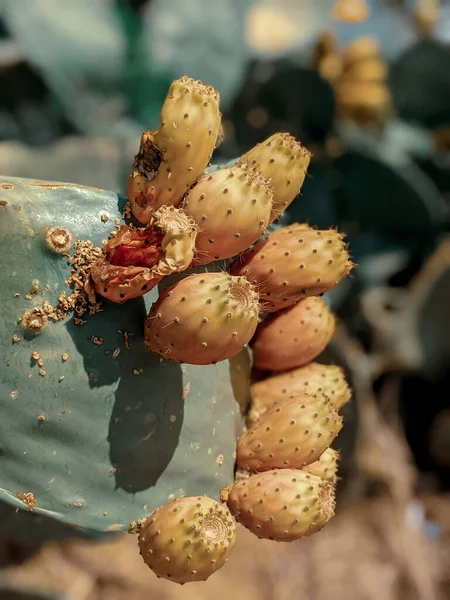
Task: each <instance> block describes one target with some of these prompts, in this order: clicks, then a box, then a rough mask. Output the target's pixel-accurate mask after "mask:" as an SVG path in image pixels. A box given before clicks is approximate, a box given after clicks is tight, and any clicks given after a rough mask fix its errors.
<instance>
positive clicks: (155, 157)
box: [134, 132, 162, 181]
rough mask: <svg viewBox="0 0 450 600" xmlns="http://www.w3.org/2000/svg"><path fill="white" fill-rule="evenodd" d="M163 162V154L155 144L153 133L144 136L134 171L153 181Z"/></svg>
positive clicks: (135, 160) (136, 157)
mask: <svg viewBox="0 0 450 600" xmlns="http://www.w3.org/2000/svg"><path fill="white" fill-rule="evenodd" d="M161 162H162V153H161V151H160V150H159V148H158V147H157V146H156V145H155V144H154V143H153V135H152V134H151V132H146V133H144V134H143V136H142V139H141V145H140V148H139V152H138V153H137V154H136V156H135V158H134V170H135V171H138V172H139V174H140V175H145V177H146V178H147V179H148V180H149V181H151V180H152V179H154V177H155V176H156V173H157V172H158V169H159V167H160V165H161Z"/></svg>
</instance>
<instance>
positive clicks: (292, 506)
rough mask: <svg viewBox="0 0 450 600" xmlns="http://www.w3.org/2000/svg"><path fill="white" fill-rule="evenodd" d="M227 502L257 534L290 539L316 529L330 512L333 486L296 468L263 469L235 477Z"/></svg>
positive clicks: (264, 536) (234, 513)
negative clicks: (246, 476)
mask: <svg viewBox="0 0 450 600" xmlns="http://www.w3.org/2000/svg"><path fill="white" fill-rule="evenodd" d="M227 504H228V507H229V509H230V511H231V514H233V515H234V516H235V517H236V520H237V521H238V522H239V523H241V524H242V525H244V526H245V527H247V529H249V530H250V531H251V532H252V533H254V534H255V535H257V536H258V537H260V538H266V539H269V540H274V541H276V542H292V541H294V540H298V539H299V538H301V537H303V536H309V535H312V534H313V533H316V532H317V531H319V530H320V529H322V527H323V526H324V525H325V524H326V523H327V522H328V521H329V520H330V519H331V517H333V516H334V507H335V499H334V486H333V485H332V484H331V483H330V482H328V481H324V480H323V479H321V478H320V477H316V476H315V475H311V474H310V473H305V472H304V471H298V470H296V469H281V470H274V471H266V472H265V473H258V474H257V475H252V476H251V477H249V478H248V479H243V480H241V481H237V482H236V483H235V484H234V486H233V487H232V489H231V492H230V494H229V496H228V502H227Z"/></svg>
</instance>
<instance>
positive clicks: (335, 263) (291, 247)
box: [230, 223, 353, 312]
mask: <svg viewBox="0 0 450 600" xmlns="http://www.w3.org/2000/svg"><path fill="white" fill-rule="evenodd" d="M343 237H344V236H343V235H342V234H340V233H338V232H337V231H334V230H332V229H330V230H327V231H318V230H314V229H310V228H306V227H305V225H304V224H299V223H295V224H294V225H289V226H288V227H282V228H280V229H277V230H275V231H273V232H272V233H271V234H270V235H269V236H267V238H265V239H263V240H261V241H260V242H259V243H257V244H256V245H255V246H254V247H253V248H251V249H250V250H249V251H248V252H246V253H245V254H244V255H243V256H242V257H239V258H237V259H236V260H235V261H234V262H233V264H232V265H231V268H230V272H231V273H232V274H233V275H244V276H245V277H247V279H248V280H249V281H251V282H252V283H254V284H256V285H258V286H259V287H260V290H261V294H260V295H261V300H262V302H263V307H264V310H265V311H266V312H273V311H276V310H280V309H281V308H287V307H288V306H291V305H292V304H295V303H296V302H297V301H298V300H300V299H301V298H305V297H307V296H318V295H320V294H322V293H323V292H326V291H328V290H330V289H331V288H332V287H334V286H335V285H336V284H338V283H339V282H340V281H341V279H343V278H344V277H345V276H346V275H348V273H349V272H350V271H351V269H352V268H353V263H352V261H351V260H350V258H349V255H348V253H347V251H346V248H345V244H344V241H343Z"/></svg>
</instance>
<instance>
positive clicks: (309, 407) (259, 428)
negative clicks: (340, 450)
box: [237, 393, 342, 471]
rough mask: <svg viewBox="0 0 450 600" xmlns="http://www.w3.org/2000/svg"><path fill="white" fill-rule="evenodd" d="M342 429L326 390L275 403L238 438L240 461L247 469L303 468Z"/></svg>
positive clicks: (321, 452) (312, 460)
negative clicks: (310, 395)
mask: <svg viewBox="0 0 450 600" xmlns="http://www.w3.org/2000/svg"><path fill="white" fill-rule="evenodd" d="M341 429H342V417H340V416H339V415H338V413H337V411H336V410H335V408H334V407H333V405H332V404H331V402H330V401H329V400H328V399H327V398H326V397H325V396H323V395H322V394H320V393H317V394H315V395H314V397H312V398H309V399H308V400H304V398H303V396H299V397H294V398H291V399H290V400H288V401H287V402H282V403H275V404H274V405H273V406H271V407H270V408H268V409H267V410H266V412H265V413H264V414H263V415H262V417H261V418H260V420H259V421H258V422H257V423H256V424H255V425H254V426H253V427H252V428H251V429H248V430H247V431H245V432H244V433H243V434H242V435H241V437H240V438H239V440H238V453H237V464H238V465H239V466H240V467H241V468H243V469H246V470H247V471H267V469H275V468H278V469H301V468H303V467H304V466H305V465H309V464H311V463H313V462H314V461H316V460H317V459H318V458H319V456H320V455H321V454H323V452H325V450H326V449H327V448H328V446H330V444H331V443H332V442H333V440H334V439H335V438H336V436H337V435H338V433H339V431H340V430H341Z"/></svg>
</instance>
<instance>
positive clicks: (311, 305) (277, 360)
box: [252, 297, 335, 371]
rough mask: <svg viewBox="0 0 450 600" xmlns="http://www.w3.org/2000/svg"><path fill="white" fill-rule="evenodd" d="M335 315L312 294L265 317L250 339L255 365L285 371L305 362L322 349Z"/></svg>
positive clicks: (331, 328) (328, 337) (329, 338)
mask: <svg viewBox="0 0 450 600" xmlns="http://www.w3.org/2000/svg"><path fill="white" fill-rule="evenodd" d="M334 330H335V317H334V315H333V313H332V312H331V311H330V309H329V308H328V307H327V305H326V304H325V302H324V301H323V300H322V299H321V298H317V297H311V298H305V299H304V300H301V301H300V302H298V303H297V304H295V305H294V306H291V307H290V308H287V309H286V310H283V311H280V312H278V313H275V314H273V315H270V316H269V317H267V318H266V319H265V320H264V321H263V322H262V323H261V324H260V325H259V327H258V329H257V331H256V334H255V337H254V339H253V341H252V348H253V364H254V365H255V367H256V368H257V369H262V370H268V371H287V370H289V369H295V368H296V367H301V366H302V365H306V364H308V363H309V362H311V361H312V360H314V359H315V358H316V357H317V356H318V355H319V354H320V353H321V352H323V350H325V348H326V346H327V345H328V343H329V341H330V340H331V338H332V336H333V333H334Z"/></svg>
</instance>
